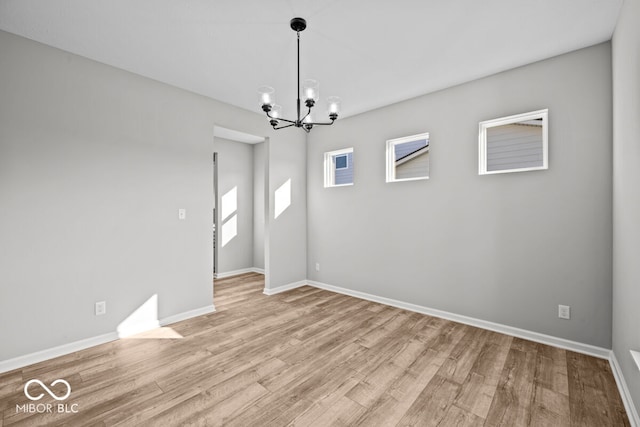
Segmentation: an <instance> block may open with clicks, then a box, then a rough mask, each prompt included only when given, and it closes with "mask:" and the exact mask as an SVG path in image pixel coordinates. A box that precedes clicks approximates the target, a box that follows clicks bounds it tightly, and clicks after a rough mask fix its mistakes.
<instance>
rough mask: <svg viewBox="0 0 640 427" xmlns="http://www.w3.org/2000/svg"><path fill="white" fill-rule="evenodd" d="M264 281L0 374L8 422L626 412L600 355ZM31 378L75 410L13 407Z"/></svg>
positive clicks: (514, 420)
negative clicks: (176, 317)
mask: <svg viewBox="0 0 640 427" xmlns="http://www.w3.org/2000/svg"><path fill="white" fill-rule="evenodd" d="M263 285H264V282H263V276H262V275H258V274H247V275H242V276H236V277H235V278H229V279H223V280H219V281H216V285H215V304H216V308H217V310H218V311H217V312H216V313H212V314H210V315H206V316H201V317H198V318H194V319H190V320H186V321H183V322H179V323H176V324H173V325H171V327H170V328H165V329H161V330H158V331H154V332H151V333H146V334H144V335H142V336H138V337H135V338H129V339H122V340H118V341H115V342H112V343H108V344H104V345H100V346H97V347H93V348H91V349H87V350H83V351H80V352H76V353H73V354H70V355H67V356H63V357H60V358H57V359H53V360H50V361H47V362H43V363H38V364H35V365H32V366H28V367H25V368H23V369H19V370H15V371H12V372H9V373H6V374H2V375H0V414H1V415H2V417H0V427H5V426H14V425H16V426H17V425H29V426H31V425H58V424H67V425H72V426H85V425H109V426H110V425H131V426H141V425H148V426H181V425H229V426H241V427H248V426H286V425H300V426H333V425H363V426H375V425H380V426H406V425H429V426H436V425H439V426H482V425H485V426H509V427H513V426H527V425H536V426H597V427H603V426H627V425H629V423H628V420H627V417H626V415H625V412H624V409H623V404H622V402H621V400H620V396H619V394H618V390H617V388H616V385H615V382H614V379H613V376H612V373H611V370H610V368H609V364H608V362H607V361H605V360H600V359H595V358H593V357H589V356H584V355H581V354H577V353H573V352H570V351H565V350H561V349H557V348H554V347H549V346H545V345H541V344H536V343H533V342H529V341H525V340H522V339H518V338H513V337H510V336H506V335H502V334H498V333H495V332H490V331H485V330H482V329H477V328H473V327H470V326H465V325H462V324H458V323H454V322H449V321H446V320H442V319H438V318H434V317H429V316H425V315H421V314H417V313H412V312H409V311H404V310H400V309H397V308H392V307H387V306H384V305H381V304H376V303H372V302H368V301H363V300H359V299H355V298H351V297H348V296H344V295H339V294H334V293H331V292H327V291H323V290H319V289H314V288H311V287H303V288H299V289H295V290H292V291H289V292H286V293H283V294H279V295H274V296H271V297H267V296H265V295H263V294H262V289H263ZM33 378H38V379H40V380H42V381H43V382H44V383H45V384H50V382H52V381H53V380H55V379H57V378H64V379H66V380H67V381H68V382H69V383H70V384H71V387H72V394H71V396H70V397H69V398H68V399H67V400H66V401H65V403H66V404H67V405H71V404H74V403H75V404H77V405H78V406H77V410H78V412H77V413H75V414H73V413H72V414H64V413H63V414H55V413H54V414H49V413H44V414H25V413H16V405H17V404H24V403H27V401H26V399H25V396H24V393H23V387H24V384H25V382H26V381H28V380H30V379H33ZM34 387H37V385H36V386H34ZM54 391H58V392H59V394H62V393H63V392H64V390H62V391H59V390H56V389H55V388H54ZM39 392H40V391H39V390H37V389H36V388H34V390H33V392H32V394H38V393H39ZM47 402H51V403H58V402H55V401H54V400H53V399H52V398H51V397H49V396H48V395H46V396H45V398H43V399H42V400H41V401H38V403H47Z"/></svg>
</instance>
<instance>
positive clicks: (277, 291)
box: [262, 280, 308, 295]
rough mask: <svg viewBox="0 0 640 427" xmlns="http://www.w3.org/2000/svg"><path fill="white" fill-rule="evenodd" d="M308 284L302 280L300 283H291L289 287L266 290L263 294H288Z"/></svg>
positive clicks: (283, 286)
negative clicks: (287, 292)
mask: <svg viewBox="0 0 640 427" xmlns="http://www.w3.org/2000/svg"><path fill="white" fill-rule="evenodd" d="M307 284H308V282H307V281H306V280H300V281H299V282H295V283H289V284H288V285H282V286H278V287H277V288H264V290H263V291H262V293H264V294H265V295H275V294H279V293H281V292H286V291H290V290H291V289H295V288H299V287H301V286H305V285H307Z"/></svg>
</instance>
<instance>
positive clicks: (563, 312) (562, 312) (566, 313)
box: [558, 305, 571, 319]
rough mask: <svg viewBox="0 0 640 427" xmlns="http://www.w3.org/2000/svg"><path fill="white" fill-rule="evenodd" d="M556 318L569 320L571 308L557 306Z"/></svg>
mask: <svg viewBox="0 0 640 427" xmlns="http://www.w3.org/2000/svg"><path fill="white" fill-rule="evenodd" d="M558 317H559V318H561V319H571V307H569V306H568V305H558Z"/></svg>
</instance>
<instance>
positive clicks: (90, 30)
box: [0, 0, 622, 120]
mask: <svg viewBox="0 0 640 427" xmlns="http://www.w3.org/2000/svg"><path fill="white" fill-rule="evenodd" d="M621 4H622V0H535V1H533V0H482V1H479V0H448V1H447V0H394V1H382V0H341V1H338V0H268V1H266V0H242V1H240V0H135V1H134V0H101V1H98V0H0V29H2V30H5V31H8V32H11V33H15V34H18V35H21V36H24V37H27V38H30V39H33V40H37V41H39V42H42V43H45V44H48V45H51V46H54V47H57V48H60V49H63V50H66V51H69V52H72V53H76V54H78V55H82V56H84V57H87V58H91V59H94V60H96V61H100V62H103V63H105V64H109V65H112V66H115V67H118V68H122V69H125V70H128V71H131V72H134V73H137V74H140V75H143V76H147V77H150V78H152V79H155V80H159V81H161V82H165V83H168V84H171V85H174V86H178V87H180V88H183V89H187V90H189V91H192V92H196V93H199V94H202V95H205V96H208V97H211V98H215V99H218V100H221V101H224V102H227V103H229V104H233V105H236V106H239V107H242V108H245V109H247V110H251V111H255V112H259V113H261V110H260V106H259V102H258V96H257V88H258V87H259V86H262V85H269V86H273V87H274V88H275V89H276V98H277V102H278V103H279V104H281V105H282V106H283V108H284V116H285V117H290V116H292V115H293V114H294V113H295V104H294V103H295V97H296V96H295V95H296V94H295V90H296V81H295V79H296V74H295V32H293V31H292V30H291V29H290V28H289V20H290V19H291V18H293V17H294V16H301V17H303V18H305V19H306V20H307V23H308V27H307V30H305V31H304V32H302V33H301V63H302V64H301V67H302V70H301V73H302V79H304V78H315V79H317V80H319V81H320V96H321V102H322V107H321V108H317V110H318V113H317V114H318V116H317V117H314V118H315V119H316V120H317V119H322V118H323V117H324V102H323V100H324V99H326V97H327V96H330V95H337V96H340V97H341V98H342V102H343V114H342V117H344V116H348V115H353V114H357V113H360V112H364V111H367V110H371V109H374V108H377V107H381V106H384V105H388V104H391V103H394V102H398V101H401V100H404V99H408V98H412V97H415V96H418V95H422V94H424V93H428V92H432V91H435V90H438V89H442V88H445V87H450V86H453V85H456V84H459V83H462V82H466V81H470V80H473V79H476V78H479V77H483V76H486V75H490V74H493V73H496V72H499V71H503V70H507V69H510V68H513V67H517V66H520V65H524V64H527V63H531V62H534V61H538V60H541V59H544V58H548V57H551V56H555V55H558V54H562V53H565V52H569V51H571V50H575V49H579V48H582V47H586V46H590V45H593V44H596V43H600V42H603V41H607V40H610V39H611V35H612V33H613V30H614V27H615V24H616V21H617V16H618V11H619V10H620V7H621ZM0 57H1V56H0Z"/></svg>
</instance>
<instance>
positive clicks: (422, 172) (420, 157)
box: [387, 133, 430, 182]
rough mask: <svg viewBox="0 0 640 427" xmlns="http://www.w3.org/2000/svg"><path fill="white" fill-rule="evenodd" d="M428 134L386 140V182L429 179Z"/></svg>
mask: <svg viewBox="0 0 640 427" xmlns="http://www.w3.org/2000/svg"><path fill="white" fill-rule="evenodd" d="M429 156H430V155H429V134H428V133H421V134H419V135H412V136H406V137H404V138H396V139H390V140H388V141H387V182H397V181H414V180H417V179H429Z"/></svg>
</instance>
